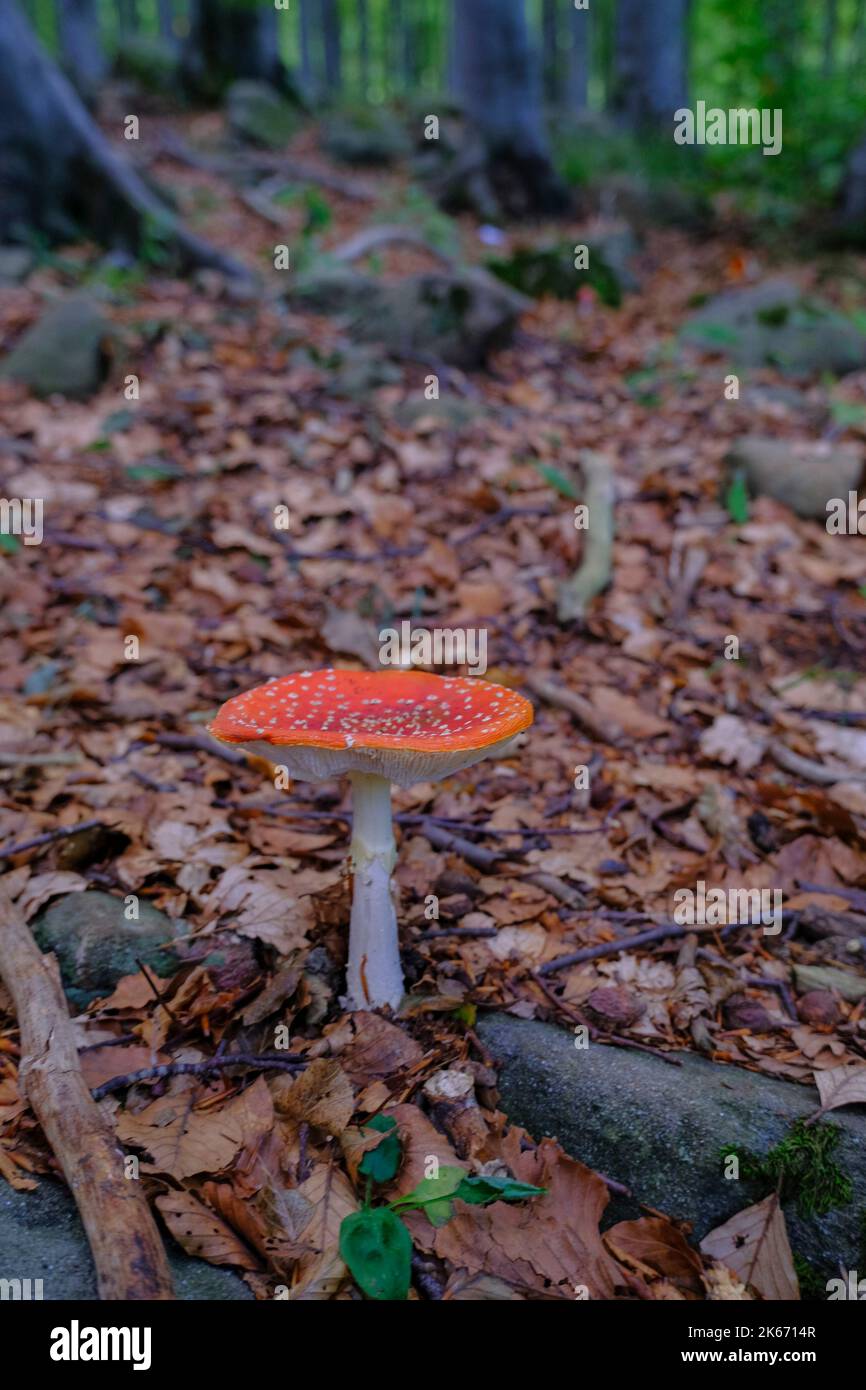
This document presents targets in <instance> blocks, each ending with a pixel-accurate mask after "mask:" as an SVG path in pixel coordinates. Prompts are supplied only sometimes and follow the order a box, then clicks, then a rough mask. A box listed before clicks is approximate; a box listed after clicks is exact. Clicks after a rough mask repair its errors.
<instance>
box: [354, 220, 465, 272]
mask: <svg viewBox="0 0 866 1390" xmlns="http://www.w3.org/2000/svg"><path fill="white" fill-rule="evenodd" d="M386 246H411V247H413V248H414V249H415V250H416V251H424V252H425V253H426V254H427V255H428V256H432V257H433V259H434V260H436V261H438V262H439V264H440V265H443V266H445V268H446V270H454V268H455V261H454V258H453V257H452V256H449V255H447V254H446V253H445V252H444V251H440V250H439V248H438V246H433V244H432V243H431V242H429V241H427V239H426V238H425V237H424V236H422V235H421V233H420V232H416V231H415V229H414V228H413V227H402V226H400V224H399V223H383V224H382V225H380V226H378V227H364V228H363V229H362V230H361V231H360V232H356V233H355V235H354V236H352V237H349V240H348V241H344V242H343V243H342V245H341V246H337V247H335V248H334V250H332V251H331V252H330V255H331V257H332V258H333V259H334V260H335V261H340V262H341V263H342V264H343V265H351V264H352V262H353V261H360V260H363V258H364V257H365V256H371V255H373V253H374V252H375V251H381V250H382V249H383V248H384V247H386Z"/></svg>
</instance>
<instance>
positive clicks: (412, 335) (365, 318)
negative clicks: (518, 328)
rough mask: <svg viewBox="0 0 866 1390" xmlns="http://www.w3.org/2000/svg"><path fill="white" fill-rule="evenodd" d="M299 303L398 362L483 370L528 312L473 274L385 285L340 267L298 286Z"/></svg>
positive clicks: (508, 293)
mask: <svg viewBox="0 0 866 1390" xmlns="http://www.w3.org/2000/svg"><path fill="white" fill-rule="evenodd" d="M294 298H295V300H296V301H297V302H298V303H299V304H300V305H301V306H302V307H304V308H306V309H309V310H312V311H313V312H314V313H323V314H339V315H341V316H342V317H344V318H345V320H346V326H347V330H348V332H349V335H350V336H351V337H352V338H353V339H355V340H356V341H359V342H376V343H381V344H382V345H383V346H384V347H385V348H386V349H387V350H388V351H389V352H392V353H394V355H395V356H407V357H410V358H411V357H421V358H423V359H424V360H430V359H433V360H437V359H441V360H442V361H443V362H449V363H453V365H455V366H458V367H464V368H468V369H471V368H474V367H479V366H482V365H483V364H484V362H485V361H486V359H487V356H488V354H489V353H490V352H491V351H493V349H494V348H497V347H500V346H504V345H505V344H506V343H507V342H508V341H509V340H510V338H511V336H512V334H513V331H514V328H515V325H516V323H517V320H518V317H519V315H520V313H521V312H522V310H523V308H524V306H525V304H526V301H525V300H524V299H523V298H522V296H519V295H516V294H514V292H513V291H511V290H509V289H507V288H506V286H504V285H502V286H500V285H498V284H497V282H496V280H494V279H493V277H492V276H487V275H485V274H484V272H480V271H476V270H463V271H444V270H442V271H431V272H429V273H427V274H424V275H414V276H410V277H408V278H407V279H405V280H401V281H398V282H385V281H381V280H376V279H375V278H373V277H372V276H365V275H361V274H357V273H356V272H355V271H353V270H349V269H347V268H345V267H342V266H340V267H334V268H328V269H325V270H320V271H314V272H311V273H310V274H308V275H307V276H306V277H305V278H303V279H301V280H300V281H299V283H298V285H297V286H296V288H295V290H294Z"/></svg>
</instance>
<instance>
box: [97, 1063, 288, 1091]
mask: <svg viewBox="0 0 866 1390" xmlns="http://www.w3.org/2000/svg"><path fill="white" fill-rule="evenodd" d="M309 1061H310V1058H309V1057H300V1056H298V1055H297V1054H295V1053H291V1052H287V1053H285V1055H284V1056H282V1057H274V1056H273V1055H272V1054H270V1053H261V1054H260V1053H257V1052H233V1053H228V1054H227V1055H226V1056H224V1057H210V1058H209V1059H208V1060H207V1061H205V1062H164V1063H163V1064H162V1065H161V1066H158V1067H142V1069H141V1071H130V1072H126V1073H125V1074H124V1075H123V1076H113V1077H112V1078H111V1080H110V1081H103V1083H102V1085H101V1086H97V1087H96V1089H95V1090H94V1091H91V1095H92V1096H93V1099H94V1100H102V1097H103V1096H107V1095H110V1094H111V1092H112V1091H125V1090H126V1089H127V1088H128V1087H129V1086H134V1085H135V1084H136V1082H138V1081H162V1080H163V1079H165V1078H166V1077H170V1076H208V1075H209V1074H210V1073H211V1072H215V1071H220V1070H222V1069H223V1068H224V1067H253V1068H254V1069H255V1070H257V1071H292V1072H294V1071H300V1070H302V1069H303V1068H304V1067H305V1066H307V1064H308V1062H309Z"/></svg>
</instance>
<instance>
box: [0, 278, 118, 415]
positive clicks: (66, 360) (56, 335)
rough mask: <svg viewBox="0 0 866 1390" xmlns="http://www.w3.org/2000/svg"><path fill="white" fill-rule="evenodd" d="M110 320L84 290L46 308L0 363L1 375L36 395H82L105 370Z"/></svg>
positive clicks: (99, 381) (95, 385)
mask: <svg viewBox="0 0 866 1390" xmlns="http://www.w3.org/2000/svg"><path fill="white" fill-rule="evenodd" d="M113 336H114V335H113V329H112V325H111V324H110V323H109V322H108V320H107V319H106V318H105V317H104V316H103V314H102V311H101V309H100V308H99V306H98V304H96V303H95V302H94V301H93V300H92V299H90V298H88V297H87V296H86V295H79V294H76V295H71V296H70V297H69V298H68V299H63V300H60V302H59V303H55V304H52V305H51V306H50V307H49V308H48V309H46V310H45V312H44V313H43V315H42V317H41V318H40V319H38V320H37V322H36V323H34V324H33V325H32V326H31V327H30V328H28V329H27V332H26V333H25V334H24V336H23V337H22V338H21V339H20V340H19V342H18V343H17V344H16V345H15V347H14V348H13V349H12V351H11V352H10V353H9V354H8V356H7V357H6V358H5V360H4V361H3V362H2V363H0V376H4V377H11V378H12V379H13V380H15V381H23V382H24V383H25V385H27V386H29V387H30V389H31V390H32V391H34V392H35V393H36V395H37V396H52V395H55V394H56V395H59V396H69V397H71V398H73V399H74V398H78V399H83V398H84V397H86V396H91V395H92V394H93V393H94V391H96V390H98V389H99V387H100V386H101V385H102V383H103V381H104V380H105V378H106V376H107V375H108V368H109V364H110V360H111V358H110V352H109V348H110V345H111V340H112V338H113Z"/></svg>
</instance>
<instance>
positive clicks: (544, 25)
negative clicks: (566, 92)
mask: <svg viewBox="0 0 866 1390" xmlns="http://www.w3.org/2000/svg"><path fill="white" fill-rule="evenodd" d="M558 5H559V0H544V3H543V6H542V11H541V37H542V51H543V55H544V57H543V72H544V99H545V101H547V102H549V103H550V105H551V106H558V105H559V101H560V98H561V96H562V82H561V72H560V64H559V14H558V13H557V9H558Z"/></svg>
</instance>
